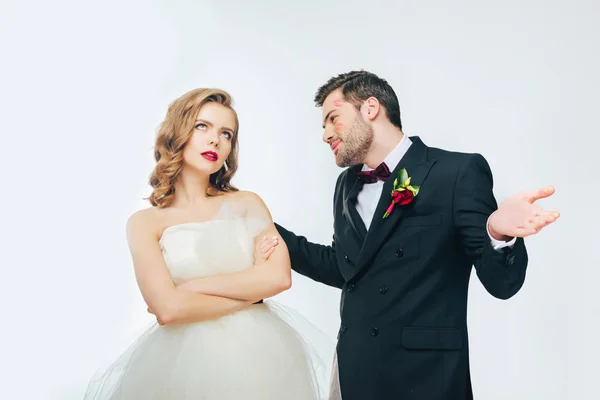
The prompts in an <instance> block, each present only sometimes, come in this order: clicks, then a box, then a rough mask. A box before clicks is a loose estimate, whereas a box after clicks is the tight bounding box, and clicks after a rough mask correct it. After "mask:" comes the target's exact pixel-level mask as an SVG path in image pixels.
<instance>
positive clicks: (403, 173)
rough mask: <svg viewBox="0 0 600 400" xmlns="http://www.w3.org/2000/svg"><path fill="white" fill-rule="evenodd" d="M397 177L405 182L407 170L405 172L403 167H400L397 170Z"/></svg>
mask: <svg viewBox="0 0 600 400" xmlns="http://www.w3.org/2000/svg"><path fill="white" fill-rule="evenodd" d="M398 179H399V180H400V182H406V180H407V179H408V172H406V169H405V168H402V169H401V170H400V171H398Z"/></svg>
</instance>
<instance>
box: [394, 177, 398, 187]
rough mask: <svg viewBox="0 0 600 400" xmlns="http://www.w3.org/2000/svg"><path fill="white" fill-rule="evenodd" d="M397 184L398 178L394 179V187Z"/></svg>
mask: <svg viewBox="0 0 600 400" xmlns="http://www.w3.org/2000/svg"><path fill="white" fill-rule="evenodd" d="M396 186H398V178H396V179H394V187H396Z"/></svg>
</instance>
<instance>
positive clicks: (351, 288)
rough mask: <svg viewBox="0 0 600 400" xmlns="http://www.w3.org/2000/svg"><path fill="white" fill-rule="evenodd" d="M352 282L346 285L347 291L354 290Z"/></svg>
mask: <svg viewBox="0 0 600 400" xmlns="http://www.w3.org/2000/svg"><path fill="white" fill-rule="evenodd" d="M354 287H355V286H354V284H351V285H348V287H347V288H346V290H347V291H349V292H351V291H353V290H354Z"/></svg>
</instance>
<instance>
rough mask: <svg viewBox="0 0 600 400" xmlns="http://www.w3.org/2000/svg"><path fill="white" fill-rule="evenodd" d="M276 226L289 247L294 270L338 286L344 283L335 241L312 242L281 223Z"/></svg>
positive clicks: (318, 280) (313, 278)
mask: <svg viewBox="0 0 600 400" xmlns="http://www.w3.org/2000/svg"><path fill="white" fill-rule="evenodd" d="M275 227H276V228H277V231H278V232H279V234H280V235H281V238H282V239H283V240H284V241H285V244H286V245H287V247H288V251H289V253H290V260H291V262H292V269H293V270H294V271H296V272H298V273H299V274H302V275H304V276H307V277H309V278H310V279H312V280H315V281H317V282H321V283H324V284H326V285H329V286H333V287H336V288H341V287H342V286H343V285H344V283H345V281H344V278H343V277H342V274H341V273H340V270H339V268H338V266H337V262H336V256H335V243H332V245H331V246H324V245H321V244H316V243H311V242H309V241H308V240H306V238H305V237H304V236H297V235H296V234H294V233H293V232H290V231H288V230H287V229H285V228H284V227H282V226H281V225H279V224H275Z"/></svg>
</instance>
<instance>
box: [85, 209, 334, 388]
mask: <svg viewBox="0 0 600 400" xmlns="http://www.w3.org/2000/svg"><path fill="white" fill-rule="evenodd" d="M238 202H239V201H237V200H232V199H230V198H225V201H224V202H223V205H222V206H221V209H220V211H219V213H218V214H217V215H216V216H215V217H213V218H212V219H211V220H209V221H204V222H190V223H184V224H179V225H174V226H171V227H169V228H167V229H166V230H165V231H164V232H163V235H162V237H161V239H160V246H161V248H162V252H163V255H164V258H165V261H166V263H167V266H168V268H169V271H170V273H171V276H172V278H173V281H174V282H175V283H176V284H179V283H181V282H184V281H186V280H190V279H196V278H201V277H206V276H210V275H214V274H224V273H230V272H235V271H239V270H241V269H243V268H248V267H250V266H252V264H253V260H254V237H255V236H256V235H259V234H260V233H261V231H262V230H263V229H264V228H265V227H266V226H267V224H268V223H270V221H269V220H268V219H267V218H265V213H264V212H262V213H261V211H260V210H258V209H256V210H252V209H251V208H252V207H250V209H249V207H248V205H245V204H237V203H238ZM297 317H298V315H297V314H295V313H293V312H291V311H290V310H288V309H284V308H283V307H282V306H279V305H276V304H274V303H273V302H272V301H267V302H265V303H264V304H255V305H252V306H250V307H249V308H247V309H245V310H243V311H239V312H236V313H234V314H232V315H228V316H225V317H221V318H219V319H216V320H211V321H203V322H195V323H187V324H180V325H165V326H159V325H158V324H154V325H153V326H151V327H150V328H149V329H148V330H147V331H146V332H145V333H143V334H142V335H141V337H140V338H139V339H137V340H136V341H135V343H134V344H132V345H131V347H129V349H127V351H125V353H124V354H123V355H121V356H120V357H119V358H118V359H117V361H116V362H114V363H112V364H111V366H110V367H109V368H108V369H107V370H106V371H102V373H100V374H99V375H97V376H96V377H94V378H93V379H92V380H91V382H90V384H89V386H88V389H87V391H86V394H85V397H84V399H86V400H91V399H94V400H107V399H110V400H116V399H119V400H120V399H127V400H154V399H156V400H159V399H160V400H188V399H190V400H191V399H194V400H242V399H244V400H270V399H273V400H312V399H326V398H327V396H328V393H327V391H328V380H329V375H330V371H331V360H332V359H333V354H334V351H335V350H334V346H335V343H334V342H333V340H329V339H328V338H326V337H325V336H324V335H322V334H321V335H322V336H321V335H320V334H319V332H318V330H316V329H315V328H313V327H312V325H310V324H309V323H307V322H306V321H305V320H303V319H302V318H297ZM302 324H305V326H306V327H307V328H308V329H307V330H306V331H302V334H300V331H299V330H298V329H300V328H299V327H300V326H304V325H302ZM311 333H312V334H315V336H314V337H312V338H311V337H310V334H311ZM316 342H318V343H316ZM308 343H310V345H308Z"/></svg>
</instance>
